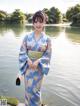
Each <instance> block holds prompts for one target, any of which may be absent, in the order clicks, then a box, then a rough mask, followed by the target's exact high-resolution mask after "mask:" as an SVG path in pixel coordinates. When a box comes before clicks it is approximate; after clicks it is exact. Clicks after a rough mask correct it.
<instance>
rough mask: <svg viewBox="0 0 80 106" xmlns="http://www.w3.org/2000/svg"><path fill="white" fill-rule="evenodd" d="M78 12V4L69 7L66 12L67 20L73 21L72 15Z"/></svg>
mask: <svg viewBox="0 0 80 106" xmlns="http://www.w3.org/2000/svg"><path fill="white" fill-rule="evenodd" d="M79 12H80V5H79V4H77V5H76V6H74V7H71V8H69V9H68V10H67V12H66V18H67V19H68V21H73V19H72V17H73V16H75V15H77V14H78V13H79Z"/></svg>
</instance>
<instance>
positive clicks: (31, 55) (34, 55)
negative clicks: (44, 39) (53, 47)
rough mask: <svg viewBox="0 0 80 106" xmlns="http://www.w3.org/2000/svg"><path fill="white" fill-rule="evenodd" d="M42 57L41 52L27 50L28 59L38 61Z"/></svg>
mask: <svg viewBox="0 0 80 106" xmlns="http://www.w3.org/2000/svg"><path fill="white" fill-rule="evenodd" d="M42 55H43V52H40V51H32V50H28V57H29V58H30V59H39V58H41V57H42Z"/></svg>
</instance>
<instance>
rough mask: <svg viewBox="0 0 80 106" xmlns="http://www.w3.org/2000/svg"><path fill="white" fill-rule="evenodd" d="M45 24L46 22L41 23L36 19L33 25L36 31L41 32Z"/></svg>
mask: <svg viewBox="0 0 80 106" xmlns="http://www.w3.org/2000/svg"><path fill="white" fill-rule="evenodd" d="M44 24H45V23H44V22H41V21H39V20H37V19H36V20H35V22H34V23H33V27H34V29H35V31H38V32H41V31H42V30H43V27H44Z"/></svg>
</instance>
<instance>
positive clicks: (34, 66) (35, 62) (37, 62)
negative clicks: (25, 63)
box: [32, 60, 39, 70]
mask: <svg viewBox="0 0 80 106" xmlns="http://www.w3.org/2000/svg"><path fill="white" fill-rule="evenodd" d="M38 64H39V60H36V61H34V62H33V65H32V68H33V69H34V70H35V69H36V68H37V66H38Z"/></svg>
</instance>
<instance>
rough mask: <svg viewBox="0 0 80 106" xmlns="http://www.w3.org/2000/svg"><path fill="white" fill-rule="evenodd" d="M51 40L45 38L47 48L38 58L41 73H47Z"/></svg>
mask: <svg viewBox="0 0 80 106" xmlns="http://www.w3.org/2000/svg"><path fill="white" fill-rule="evenodd" d="M51 53H52V48H51V40H50V38H48V39H47V48H46V50H45V52H44V53H43V56H42V57H41V58H40V59H39V66H40V68H41V71H42V73H43V74H45V75H47V74H48V72H49V68H50V60H51Z"/></svg>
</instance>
